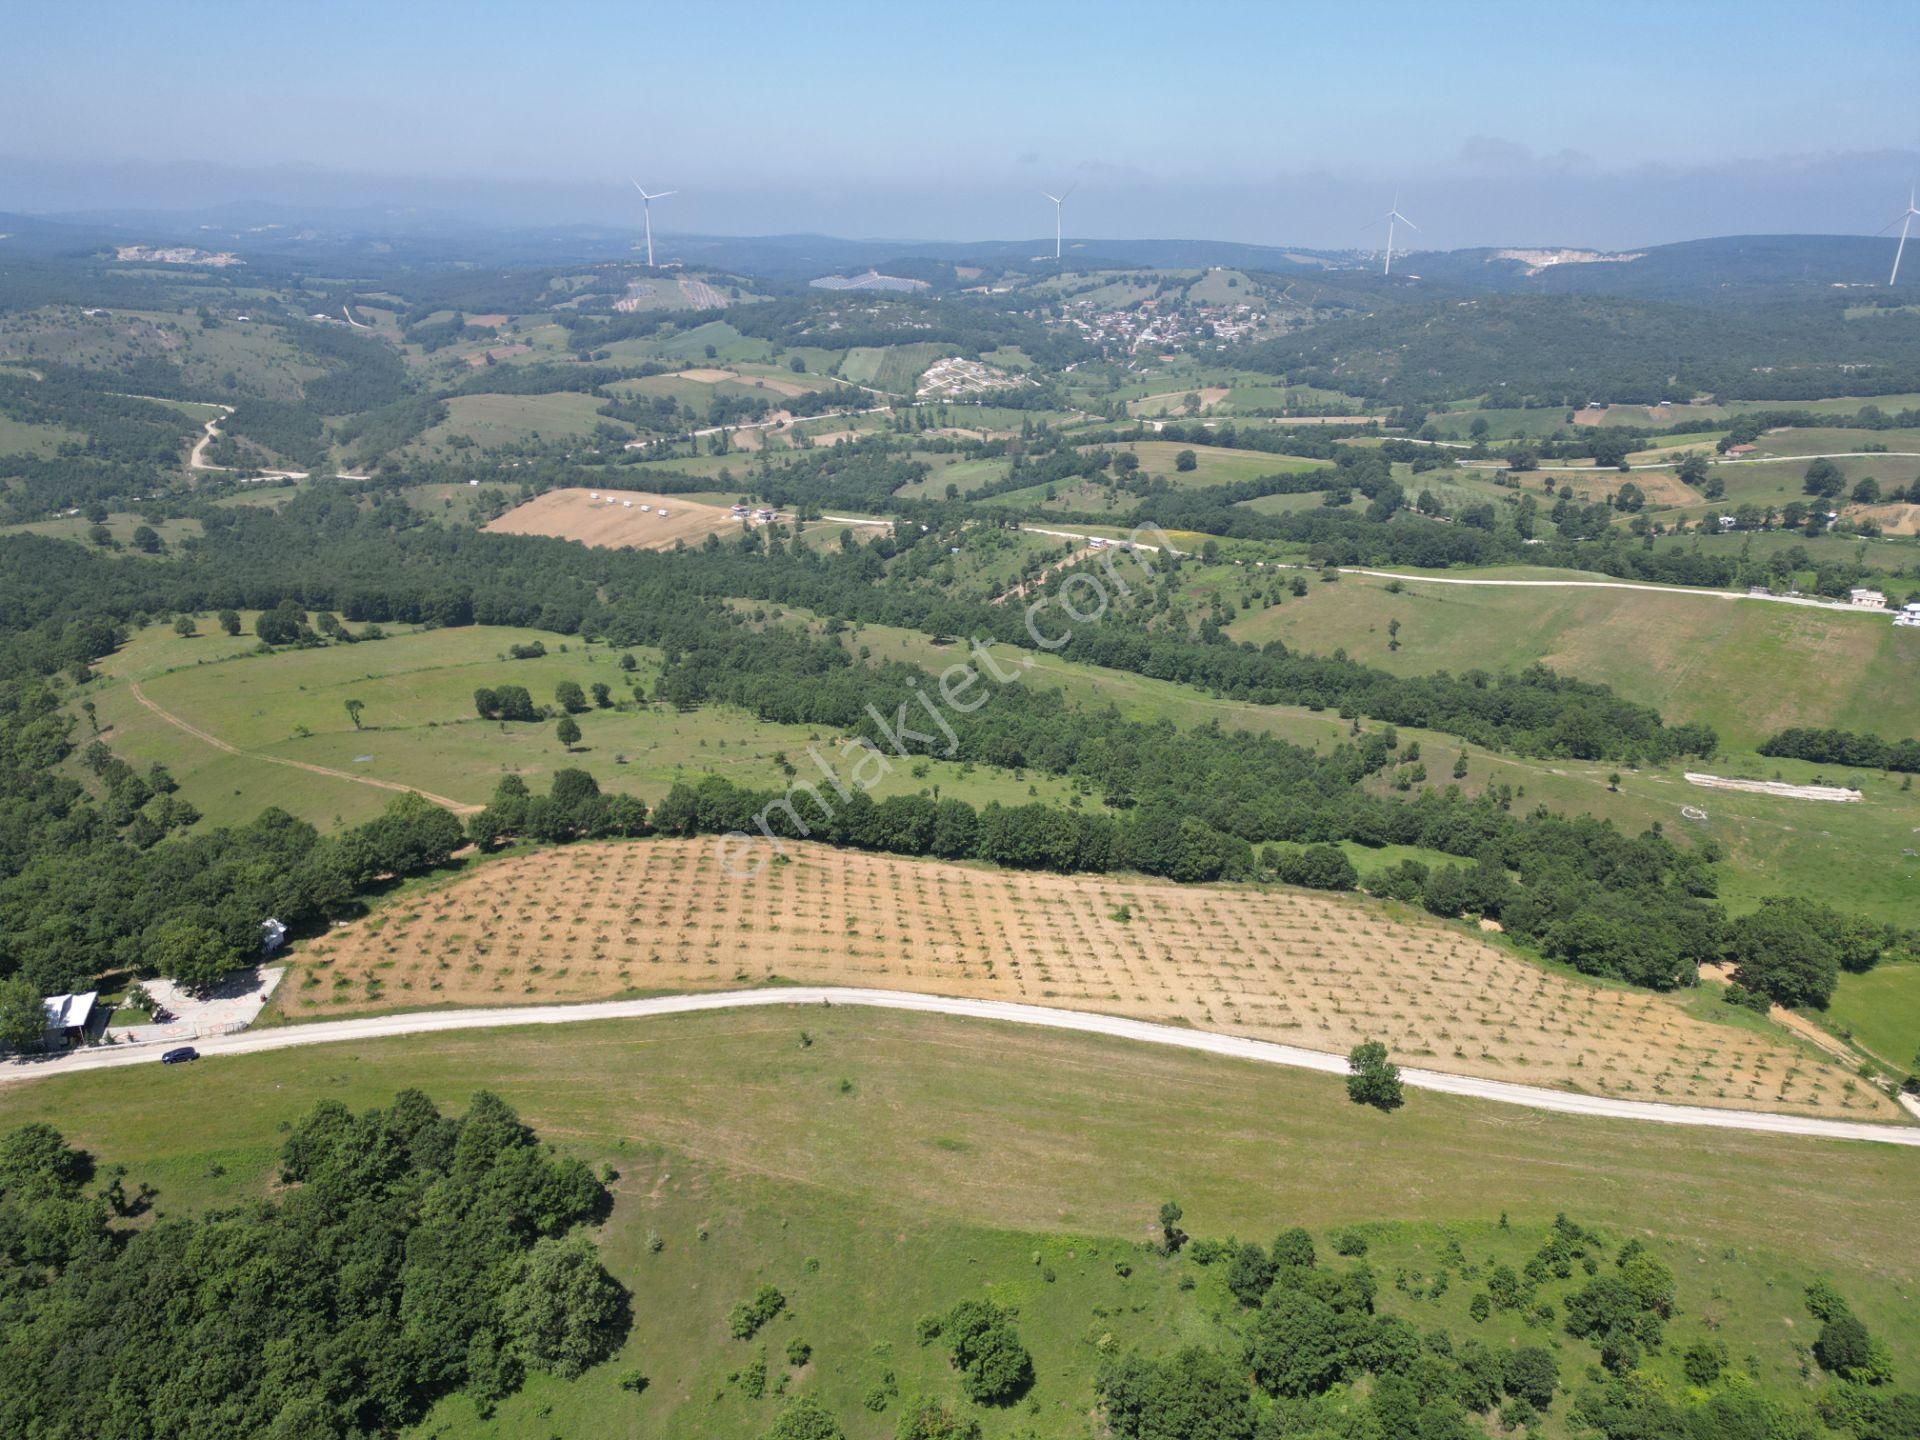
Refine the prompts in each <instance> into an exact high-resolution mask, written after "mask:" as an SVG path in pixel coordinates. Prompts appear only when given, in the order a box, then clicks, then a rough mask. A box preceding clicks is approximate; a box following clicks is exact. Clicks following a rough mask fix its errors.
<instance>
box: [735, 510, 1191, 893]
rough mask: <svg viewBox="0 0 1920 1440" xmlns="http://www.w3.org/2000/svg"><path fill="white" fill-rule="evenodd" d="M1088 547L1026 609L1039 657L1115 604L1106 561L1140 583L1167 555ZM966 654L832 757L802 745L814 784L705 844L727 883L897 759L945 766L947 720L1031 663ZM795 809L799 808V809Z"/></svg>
mask: <svg viewBox="0 0 1920 1440" xmlns="http://www.w3.org/2000/svg"><path fill="white" fill-rule="evenodd" d="M1148 536H1151V537H1153V538H1154V539H1155V540H1156V541H1157V542H1158V543H1156V544H1147V543H1145V539H1144V537H1148ZM1093 543H1095V544H1097V545H1099V548H1098V549H1097V550H1096V552H1095V553H1096V554H1097V555H1098V557H1099V562H1100V573H1098V574H1096V573H1094V572H1092V571H1090V570H1087V569H1079V570H1075V571H1073V572H1071V573H1070V574H1069V575H1067V576H1066V577H1065V579H1063V580H1062V581H1061V582H1060V585H1059V587H1058V589H1057V590H1056V591H1055V592H1054V593H1052V594H1046V595H1041V596H1039V597H1038V598H1037V599H1035V600H1034V601H1033V602H1032V603H1030V604H1029V605H1028V606H1027V607H1026V614H1025V617H1024V619H1025V628H1026V632H1027V637H1028V639H1030V640H1031V641H1032V642H1033V645H1034V648H1035V649H1038V650H1041V651H1045V652H1047V653H1049V654H1051V653H1053V652H1055V651H1058V650H1061V649H1063V648H1064V647H1065V646H1066V645H1067V644H1068V643H1069V642H1070V641H1071V640H1072V639H1073V636H1074V627H1075V626H1086V625H1095V624H1098V623H1099V622H1100V620H1101V619H1102V618H1103V617H1104V616H1105V615H1106V613H1107V611H1108V609H1109V608H1110V607H1111V605H1112V602H1113V599H1114V597H1115V596H1116V595H1118V596H1120V597H1123V598H1124V597H1125V596H1127V595H1128V594H1130V593H1132V592H1131V587H1130V586H1129V585H1128V584H1127V581H1126V577H1125V576H1123V575H1122V574H1121V573H1120V572H1119V570H1118V568H1117V567H1116V566H1115V564H1114V556H1115V555H1116V554H1127V555H1130V556H1132V557H1133V558H1134V559H1135V560H1137V562H1138V564H1139V567H1140V571H1141V576H1140V578H1141V580H1142V581H1148V580H1152V579H1153V578H1154V574H1155V571H1154V567H1153V562H1152V561H1151V560H1150V559H1149V558H1148V557H1149V556H1150V555H1154V554H1158V553H1160V552H1161V550H1162V549H1164V550H1166V551H1167V553H1169V554H1171V553H1176V552H1174V550H1173V547H1172V544H1171V543H1170V542H1169V540H1168V538H1167V535H1166V532H1165V531H1163V530H1161V529H1160V527H1159V526H1157V525H1145V526H1141V527H1139V528H1137V529H1135V530H1133V531H1132V532H1130V533H1129V535H1128V536H1127V538H1126V539H1125V540H1124V541H1119V542H1116V543H1114V544H1112V545H1107V544H1105V543H1104V542H1093ZM967 648H968V650H969V652H970V654H971V657H972V658H971V660H969V661H962V662H958V663H956V664H953V665H949V666H948V667H947V668H946V669H945V670H942V671H941V672H940V674H939V676H938V678H937V681H936V683H935V685H934V687H933V691H932V692H930V691H929V690H928V689H927V688H925V687H923V686H922V685H920V684H919V683H918V682H917V681H916V682H914V683H912V684H911V685H909V687H908V689H909V691H910V695H909V698H907V699H905V700H903V701H901V702H900V704H899V705H898V706H897V707H896V708H895V710H894V712H893V714H892V715H887V714H885V713H883V712H882V711H881V710H880V709H879V708H878V707H877V706H875V705H874V704H873V703H872V702H871V701H869V702H868V703H867V706H866V713H867V718H868V719H869V720H870V721H872V722H873V728H874V734H873V735H855V736H849V737H848V738H847V739H846V740H845V741H843V742H842V743H841V746H840V749H839V753H838V754H837V756H834V757H831V758H830V757H828V756H826V755H823V754H822V753H821V752H820V748H819V747H818V746H817V745H809V746H807V749H806V756H807V760H808V761H809V763H811V764H812V765H813V767H814V769H815V770H817V771H818V772H819V775H820V780H819V782H818V783H816V782H815V781H813V780H796V781H794V783H792V784H791V785H789V786H788V787H787V789H786V791H785V793H784V794H782V795H780V796H778V797H777V798H775V799H774V800H771V801H769V802H768V803H767V804H766V805H765V806H763V807H762V808H761V810H760V811H759V813H758V814H756V815H755V816H754V817H753V829H752V830H731V831H728V832H727V833H726V834H724V835H721V836H720V837H719V838H718V839H717V840H716V841H715V847H716V850H717V852H718V855H719V859H720V867H721V870H722V872H723V873H725V874H726V875H727V876H728V877H729V878H731V879H750V878H752V877H753V876H755V875H758V874H759V873H760V871H761V870H762V869H763V868H765V866H766V864H767V862H768V860H769V859H770V858H772V857H773V856H783V855H785V854H786V850H785V847H784V846H783V845H782V843H781V835H782V833H785V834H791V835H797V836H798V837H799V838H801V839H803V840H804V839H806V838H808V837H809V836H811V835H812V834H813V833H814V831H815V830H817V829H824V828H826V827H828V826H830V825H832V823H833V821H834V817H835V816H836V815H837V814H838V813H839V807H840V806H843V805H845V804H846V803H847V802H848V801H849V800H851V799H852V798H853V797H854V796H855V795H860V794H865V793H867V792H868V791H871V790H872V789H873V788H874V787H875V786H877V785H879V784H881V783H882V782H884V781H885V780H886V778H887V777H888V776H889V775H891V774H892V773H893V770H894V767H895V765H896V764H898V763H899V762H901V761H906V760H911V759H913V758H914V757H915V756H926V755H931V756H934V757H936V758H938V759H943V760H951V759H953V758H954V757H955V756H956V755H957V754H958V753H959V748H960V742H959V736H958V735H957V734H956V733H955V730H954V726H953V722H952V720H951V718H950V717H951V716H953V715H971V714H973V713H974V712H975V711H976V710H979V709H980V708H981V707H983V706H984V705H986V704H987V703H988V702H989V701H990V700H992V699H993V697H994V696H995V695H996V694H998V693H999V690H1000V688H1002V687H1005V686H1007V685H1011V684H1015V683H1017V682H1018V681H1019V680H1020V678H1021V677H1022V676H1023V675H1025V674H1026V672H1027V671H1029V670H1030V669H1032V668H1033V661H1034V657H1033V655H1032V654H1031V653H1029V654H1024V655H1022V656H1021V657H1020V659H1019V661H1018V663H1016V664H1011V665H1008V664H1002V663H1001V661H1000V660H999V659H998V658H996V657H995V655H994V654H993V642H992V641H990V640H985V639H981V638H980V637H978V636H975V637H974V638H972V639H970V640H969V641H968V642H967ZM836 761H837V762H838V763H836ZM823 786H824V788H822V787H823ZM803 802H804V803H805V805H806V807H807V809H806V810H805V811H804V812H803V811H802V809H801V805H802V803H803ZM776 815H778V816H780V817H782V818H783V820H784V825H783V826H782V829H781V830H780V831H776V829H775V821H774V817H775V816H776ZM756 832H757V833H756Z"/></svg>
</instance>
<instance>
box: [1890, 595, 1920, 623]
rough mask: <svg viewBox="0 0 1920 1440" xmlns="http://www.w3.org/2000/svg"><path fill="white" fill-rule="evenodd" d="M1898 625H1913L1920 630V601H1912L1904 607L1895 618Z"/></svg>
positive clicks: (1894, 620) (1894, 621)
mask: <svg viewBox="0 0 1920 1440" xmlns="http://www.w3.org/2000/svg"><path fill="white" fill-rule="evenodd" d="M1893 623H1894V624H1896V625H1911V626H1913V627H1914V628H1915V629H1920V600H1911V601H1909V602H1908V603H1907V604H1905V605H1902V606H1901V607H1900V609H1899V610H1898V611H1897V612H1896V613H1895V615H1894V617H1893Z"/></svg>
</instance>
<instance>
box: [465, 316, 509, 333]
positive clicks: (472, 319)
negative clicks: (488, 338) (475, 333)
mask: <svg viewBox="0 0 1920 1440" xmlns="http://www.w3.org/2000/svg"><path fill="white" fill-rule="evenodd" d="M506 323H507V317H506V316H504V315H469V316H467V328H468V329H469V330H472V329H476V328H478V329H484V330H498V329H499V328H500V327H501V326H502V325H504V324H506Z"/></svg>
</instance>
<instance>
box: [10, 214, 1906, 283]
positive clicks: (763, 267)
mask: <svg viewBox="0 0 1920 1440" xmlns="http://www.w3.org/2000/svg"><path fill="white" fill-rule="evenodd" d="M0 236H3V237H5V238H3V239H0V258H4V256H5V255H6V254H7V253H9V252H11V253H14V254H32V255H40V256H51V255H73V256H83V255H87V254H91V253H95V252H97V251H99V250H103V249H105V248H106V247H108V246H111V245H127V244H135V243H138V244H147V245H191V246H196V247H199V248H202V249H209V250H229V251H233V252H234V253H236V254H238V255H240V256H242V257H243V258H245V259H247V260H248V261H249V262H250V263H254V264H257V265H260V266H262V268H264V269H267V270H271V271H280V270H287V269H293V270H299V269H301V268H304V267H305V266H307V265H311V264H316V263H321V262H339V261H343V260H351V261H354V262H355V263H356V264H357V266H358V267H360V268H361V269H362V270H363V271H364V272H366V273H369V274H377V273H379V272H381V271H385V270H392V269H418V268H433V267H437V266H442V265H457V264H469V265H470V264H495V265H528V266H531V265H562V264H574V263H593V262H608V261H616V260H625V261H631V260H633V259H634V247H635V243H636V239H635V236H634V234H633V232H631V231H630V230H627V229H624V228H616V227H610V226H593V225H567V226H556V227H552V228H546V229H506V228H488V227H478V226H474V225H472V224H469V223H466V222H463V221H460V220H457V219H455V218H453V217H450V216H444V215H436V214H432V213H424V212H411V213H398V212H393V211H378V210H365V211H307V210H296V209H288V208H284V207H264V206H262V207H238V206H226V207H221V208H219V209H216V210H208V211H198V212H151V213H142V212H124V213H102V214H87V215H60V216H32V215H17V214H6V213H0ZM657 243H658V244H659V246H660V249H661V250H662V252H663V254H664V255H665V256H666V257H669V258H670V259H671V260H673V261H678V262H680V263H683V264H686V265H689V266H694V267H699V268H707V269H714V270H722V271H728V272H732V273H736V274H741V275H749V276H757V277H763V278H765V279H767V280H770V281H776V282H782V283H787V284H791V283H794V282H799V281H805V280H811V279H814V278H817V277H820V276H824V275H852V274H857V273H859V272H862V271H866V270H878V271H880V272H882V273H883V274H900V275H906V276H911V277H915V278H920V279H927V280H930V281H932V282H933V283H934V284H935V285H936V286H940V285H945V286H949V287H950V286H953V285H956V284H965V283H976V281H977V278H978V277H976V276H973V275H970V274H967V273H966V272H968V271H972V270H979V271H981V272H982V273H983V274H985V275H987V276H989V277H992V276H999V275H1005V274H1009V273H1015V274H1032V273H1034V272H1035V271H1036V270H1037V269H1039V268H1041V267H1043V266H1046V267H1051V266H1052V264H1053V263H1054V262H1053V259H1052V250H1053V243H1052V241H1051V239H1034V240H987V241H946V242H937V243H929V242H922V241H901V240H884V239H879V240H858V239H843V238H840V237H837V236H829V235H757V236H733V235H670V236H665V237H658V238H657ZM1892 261H1893V241H1892V240H1891V239H1888V238H1874V237H1867V236H1855V235H1734V236H1725V237H1720V238H1716V239H1709V240H1689V241H1682V242H1679V243H1677V244H1670V245H1655V246H1649V247H1647V248H1646V249H1645V250H1641V251H1628V252H1605V251H1593V250H1586V249H1581V248H1577V247H1559V246H1509V247H1483V248H1478V249H1471V250H1446V251H1416V252H1413V253H1411V254H1408V255H1405V256H1396V259H1395V273H1394V274H1393V276H1392V277H1391V278H1387V277H1383V276H1381V275H1380V274H1379V273H1378V256H1377V255H1374V256H1369V255H1368V254H1367V252H1365V251H1359V250H1353V251H1329V250H1313V249H1307V248H1302V247H1292V246H1269V245H1248V244H1241V243H1237V242H1232V241H1222V240H1075V241H1070V242H1069V245H1068V250H1067V254H1066V257H1065V259H1064V262H1063V263H1064V265H1065V267H1066V268H1068V269H1071V270H1100V269H1111V268H1116V267H1121V268H1124V267H1128V266H1139V267H1141V268H1147V269H1190V268H1200V267H1207V266H1222V267H1226V268H1231V269H1241V270H1256V271H1263V272H1266V273H1269V274H1277V275H1283V276H1309V275H1321V276H1325V277H1328V278H1330V279H1331V278H1333V276H1334V274H1335V273H1336V272H1337V274H1338V278H1339V280H1340V282H1341V284H1342V287H1343V288H1346V287H1348V286H1357V287H1360V288H1361V289H1363V290H1378V291H1379V292H1381V294H1382V295H1383V297H1384V296H1385V295H1387V294H1395V295H1400V294H1404V293H1405V292H1408V291H1418V290H1425V291H1427V292H1429V293H1431V292H1434V291H1439V292H1442V293H1446V292H1456V291H1457V292H1460V293H1464V294H1489V293H1495V294H1499V293H1539V294H1591V295H1617V296H1631V297H1639V298H1648V299H1684V298H1693V299H1704V298H1708V297H1711V296H1713V295H1716V294H1726V293H1728V292H1738V293H1740V294H1742V295H1745V296H1752V295H1754V294H1756V293H1765V292H1799V293H1801V294H1805V293H1807V292H1810V291H1816V290H1818V291H1830V290H1832V289H1834V288H1836V287H1839V288H1846V287H1860V288H1863V289H1866V288H1880V287H1883V286H1884V285H1885V284H1886V278H1887V270H1888V268H1889V267H1890V266H1891V264H1892ZM1903 283H1914V284H1920V264H1916V265H1914V266H1912V267H1911V275H1910V280H1909V281H1908V282H1903ZM1407 298H1413V297H1412V296H1408V297H1407Z"/></svg>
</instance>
